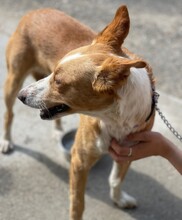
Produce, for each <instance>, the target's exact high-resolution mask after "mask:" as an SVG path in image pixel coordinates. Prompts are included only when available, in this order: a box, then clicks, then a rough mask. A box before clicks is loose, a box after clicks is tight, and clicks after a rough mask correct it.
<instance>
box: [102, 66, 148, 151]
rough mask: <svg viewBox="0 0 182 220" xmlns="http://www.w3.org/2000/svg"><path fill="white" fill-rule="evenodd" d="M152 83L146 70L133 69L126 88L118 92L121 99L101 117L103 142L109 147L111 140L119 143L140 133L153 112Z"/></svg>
mask: <svg viewBox="0 0 182 220" xmlns="http://www.w3.org/2000/svg"><path fill="white" fill-rule="evenodd" d="M151 93H152V91H151V83H150V79H149V77H148V74H147V71H146V69H136V68H131V74H130V76H129V78H128V81H127V83H126V85H125V86H123V87H122V88H121V89H120V90H118V96H119V99H118V100H116V102H115V103H113V105H112V106H111V107H110V108H109V109H107V110H105V112H102V115H101V116H100V118H101V120H100V127H101V131H102V133H101V139H102V141H101V140H99V142H100V141H101V142H104V143H101V142H100V144H99V145H103V146H107V147H108V144H109V143H110V140H111V138H115V139H116V140H118V141H119V142H122V141H123V139H124V138H125V137H126V136H127V135H128V134H130V133H133V132H136V131H139V130H140V128H141V126H143V124H144V123H146V122H145V120H146V118H147V116H148V115H149V114H150V111H151V102H152V98H151Z"/></svg>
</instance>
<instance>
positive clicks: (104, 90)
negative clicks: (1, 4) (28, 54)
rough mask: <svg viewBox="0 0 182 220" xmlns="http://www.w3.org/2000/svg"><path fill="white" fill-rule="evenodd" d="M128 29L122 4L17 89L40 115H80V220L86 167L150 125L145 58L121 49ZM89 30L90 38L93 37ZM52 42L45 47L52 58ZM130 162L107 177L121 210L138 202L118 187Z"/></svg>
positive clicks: (75, 217)
mask: <svg viewBox="0 0 182 220" xmlns="http://www.w3.org/2000/svg"><path fill="white" fill-rule="evenodd" d="M55 19H56V18H55ZM46 26H47V24H46ZM46 28H47V27H45V29H44V30H42V29H41V30H40V32H41V31H43V32H45V33H46V34H47V36H49V38H50V36H52V38H51V40H52V39H53V38H54V33H47V32H46V30H47V29H46ZM32 32H33V31H32ZM128 32H129V15H128V11H127V8H126V7H125V6H121V7H120V8H119V9H118V10H117V12H116V15H115V17H114V19H113V21H112V22H111V23H110V24H109V25H108V26H107V27H106V28H105V29H104V30H103V31H102V32H101V33H100V34H98V35H97V36H95V38H94V40H93V41H92V44H91V45H88V46H84V47H80V48H78V49H75V50H73V51H71V52H69V53H68V54H67V55H66V56H64V57H63V58H62V59H60V61H59V62H58V63H57V65H56V67H55V69H54V71H53V72H52V74H51V75H49V76H48V77H46V78H44V79H42V80H40V81H38V82H36V83H33V84H31V85H30V86H28V87H26V88H24V89H22V90H21V91H20V93H19V99H20V100H21V101H22V102H23V103H25V104H26V105H28V106H30V107H33V108H38V109H40V116H41V118H42V119H57V118H60V117H62V116H65V115H69V114H73V113H79V114H80V125H79V127H78V131H77V133H76V138H75V142H74V145H73V147H72V157H71V169H70V203H71V206H70V219H71V220H80V219H82V214H83V210H84V191H85V186H86V180H87V176H88V171H89V170H90V168H91V167H92V166H93V165H94V164H95V163H96V161H98V159H100V157H101V156H102V154H103V153H106V152H107V151H108V147H109V145H110V141H111V139H112V138H115V139H117V140H118V141H119V142H122V141H123V140H124V138H125V137H126V135H128V134H130V133H133V132H137V131H141V130H149V129H151V127H152V125H153V121H154V112H152V114H151V106H152V93H153V92H152V87H153V84H154V80H153V76H152V72H151V69H150V67H149V65H148V64H147V63H146V62H144V61H143V60H141V58H139V57H138V56H137V55H135V54H133V53H131V52H129V51H128V50H127V49H125V48H124V47H122V44H123V42H124V40H125V38H126V36H127V34H128ZM91 34H92V36H91V37H90V36H89V38H93V35H94V34H93V33H92V32H91ZM51 40H50V45H45V46H46V52H47V54H48V56H49V58H50V59H51V55H52V53H53V52H52V49H51ZM87 42H88V41H87ZM43 45H44V41H43V42H42V47H44V46H43ZM58 45H59V44H58ZM58 49H59V46H58ZM49 50H51V52H50V51H49ZM37 53H40V52H39V51H37ZM39 56H41V55H39ZM22 65H23V64H22ZM149 115H150V117H148V116H149ZM146 119H147V120H146ZM129 165H130V162H128V163H126V164H123V165H119V164H117V163H116V162H114V163H113V168H112V171H111V174H110V177H109V183H110V196H111V199H112V200H113V201H114V203H116V204H117V205H118V206H119V207H124V208H130V207H134V206H136V200H135V199H134V198H133V197H131V196H129V195H128V194H127V193H124V192H121V191H120V187H121V184H122V181H123V179H124V176H125V174H126V172H127V170H128V167H129Z"/></svg>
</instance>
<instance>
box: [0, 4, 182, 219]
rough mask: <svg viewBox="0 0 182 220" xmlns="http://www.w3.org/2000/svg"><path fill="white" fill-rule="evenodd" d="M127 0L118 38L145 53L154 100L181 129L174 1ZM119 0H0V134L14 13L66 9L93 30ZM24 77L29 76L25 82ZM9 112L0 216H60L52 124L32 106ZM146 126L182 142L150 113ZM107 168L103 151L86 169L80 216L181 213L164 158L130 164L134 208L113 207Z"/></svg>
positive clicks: (62, 186)
mask: <svg viewBox="0 0 182 220" xmlns="http://www.w3.org/2000/svg"><path fill="white" fill-rule="evenodd" d="M123 2H125V3H126V1H123ZM135 2H136V1H134V0H133V1H129V2H128V6H129V10H130V14H131V19H132V20H131V23H132V30H131V35H130V37H129V39H128V40H127V42H126V44H127V46H128V47H129V48H131V49H132V48H133V49H134V51H136V52H139V54H141V55H143V56H144V57H146V58H147V59H148V60H150V61H151V63H152V66H153V67H154V70H155V72H156V75H157V78H158V86H157V88H158V90H159V91H160V92H159V93H160V94H161V96H160V99H159V107H160V108H161V110H162V111H163V112H164V114H165V115H166V116H167V118H168V119H169V121H170V122H171V123H172V124H173V125H174V127H175V128H176V129H177V130H178V131H179V132H180V133H181V134H182V128H181V124H182V111H181V109H182V101H181V97H182V90H181V88H182V87H181V85H182V84H181V83H182V81H181V73H180V72H179V70H180V67H181V54H182V50H181V39H182V32H181V31H182V29H181V27H182V23H181V21H182V16H181V10H182V9H181V7H180V3H179V2H180V1H177V0H176V1H174V2H173V4H172V3H171V2H170V1H169V0H166V1H165V4H164V1H162V0H161V1H157V0H155V1H149V0H148V1H144V0H140V1H138V3H137V4H136V3H135ZM119 4H121V2H120V1H114V3H113V2H111V1H93V0H92V1H80V0H79V1H74V2H71V1H68V0H62V1H56V0H53V1H47V0H44V1H43V0H39V1H38V0H37V1H25V0H19V1H18V0H15V1H13V0H12V1H11V0H6V1H2V0H1V6H0V35H1V37H0V54H1V60H0V68H1V74H0V106H1V113H0V136H1V133H2V122H3V113H4V109H5V107H4V103H3V95H2V86H3V82H4V79H5V76H6V66H5V59H4V51H5V45H6V42H7V39H8V37H9V35H10V33H11V32H12V31H13V30H14V29H15V27H16V25H17V22H18V20H19V18H20V17H21V16H22V15H23V14H24V13H25V12H26V11H28V10H30V9H35V8H40V7H48V6H49V7H50V6H52V7H57V8H59V9H62V10H64V11H66V12H68V13H69V14H71V15H73V16H75V17H76V18H78V19H79V20H81V21H83V22H84V23H86V24H87V25H89V26H91V27H92V28H94V29H95V30H101V29H102V28H103V27H104V26H105V24H107V22H109V21H110V19H111V17H113V15H114V11H115V9H116V8H117V6H118V5H119ZM104 13H105V14H104ZM171 73H173V74H171ZM30 82H32V79H31V78H29V79H28V80H27V81H26V82H25V84H28V83H30ZM169 94H170V95H169ZM15 115H16V117H15V120H14V124H13V139H14V142H15V144H16V147H15V151H14V152H13V153H12V154H10V155H6V156H5V155H0V220H42V219H44V220H57V219H61V220H66V219H68V208H69V200H68V172H67V169H65V168H63V164H62V161H63V160H62V158H61V153H60V149H59V147H58V141H57V140H56V139H55V138H53V137H52V134H53V132H52V131H53V129H52V127H53V125H52V123H51V122H48V121H42V120H40V118H39V116H38V112H37V111H36V110H32V109H30V108H27V107H26V106H24V105H22V104H21V103H20V102H17V103H16V105H15ZM63 122H64V127H65V129H69V128H70V127H72V126H76V125H77V123H78V118H77V117H76V116H72V118H71V119H70V117H65V118H64V119H63ZM154 130H158V131H160V132H162V133H163V134H164V135H166V136H167V137H169V138H170V139H171V140H172V141H173V142H174V143H176V144H177V145H178V146H179V147H180V148H181V147H182V144H181V143H180V142H179V141H178V140H177V139H176V138H175V137H174V136H173V135H172V134H171V133H170V132H169V130H168V129H167V128H166V126H165V125H164V123H163V122H162V121H161V120H160V118H159V117H158V116H157V118H156V123H155V127H154ZM110 168H111V160H110V158H109V157H104V158H103V159H102V160H101V161H100V162H99V163H98V164H97V165H96V166H95V167H94V168H93V169H92V171H91V173H90V176H89V180H88V185H87V190H86V212H85V214H84V219H88V220H97V219H98V220H102V219H103V220H105V219H107V220H118V219H126V220H134V219H137V220H163V219H165V220H171V219H173V220H180V219H182V178H181V175H180V174H179V173H177V171H176V170H175V169H174V168H173V167H172V166H171V165H170V164H169V163H168V162H167V161H166V160H164V159H162V158H159V157H151V158H147V159H144V160H140V161H137V162H134V163H133V164H132V167H131V169H130V171H129V173H128V175H127V177H126V180H125V182H124V186H123V187H124V189H125V190H126V191H127V192H128V193H130V194H131V195H133V196H135V197H136V198H137V199H138V202H139V207H138V209H136V210H126V211H124V210H119V209H117V208H116V207H115V206H114V205H113V204H112V202H111V201H110V199H109V186H108V181H107V178H108V175H109V172H110Z"/></svg>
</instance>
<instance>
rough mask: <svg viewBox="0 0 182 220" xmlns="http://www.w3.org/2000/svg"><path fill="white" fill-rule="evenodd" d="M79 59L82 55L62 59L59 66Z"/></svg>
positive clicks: (76, 54)
mask: <svg viewBox="0 0 182 220" xmlns="http://www.w3.org/2000/svg"><path fill="white" fill-rule="evenodd" d="M80 57H83V55H82V54H81V53H75V54H72V55H69V56H66V57H64V58H63V59H62V60H61V61H60V64H63V63H66V62H68V61H71V60H75V59H78V58H80Z"/></svg>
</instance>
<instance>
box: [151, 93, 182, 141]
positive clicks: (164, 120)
mask: <svg viewBox="0 0 182 220" xmlns="http://www.w3.org/2000/svg"><path fill="white" fill-rule="evenodd" d="M158 99H159V94H158V93H157V92H156V91H154V103H155V109H156V111H157V112H158V114H159V116H160V117H161V119H162V120H163V122H164V124H165V125H166V126H167V127H168V128H169V130H170V131H171V132H172V133H173V134H174V136H175V137H176V138H177V139H178V140H179V141H181V142H182V136H181V135H180V134H179V133H178V132H177V131H176V130H175V129H174V127H173V126H172V125H171V124H170V123H169V121H168V120H167V119H166V117H165V116H164V115H163V113H162V112H161V110H160V109H159V108H158V106H157V104H158Z"/></svg>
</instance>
